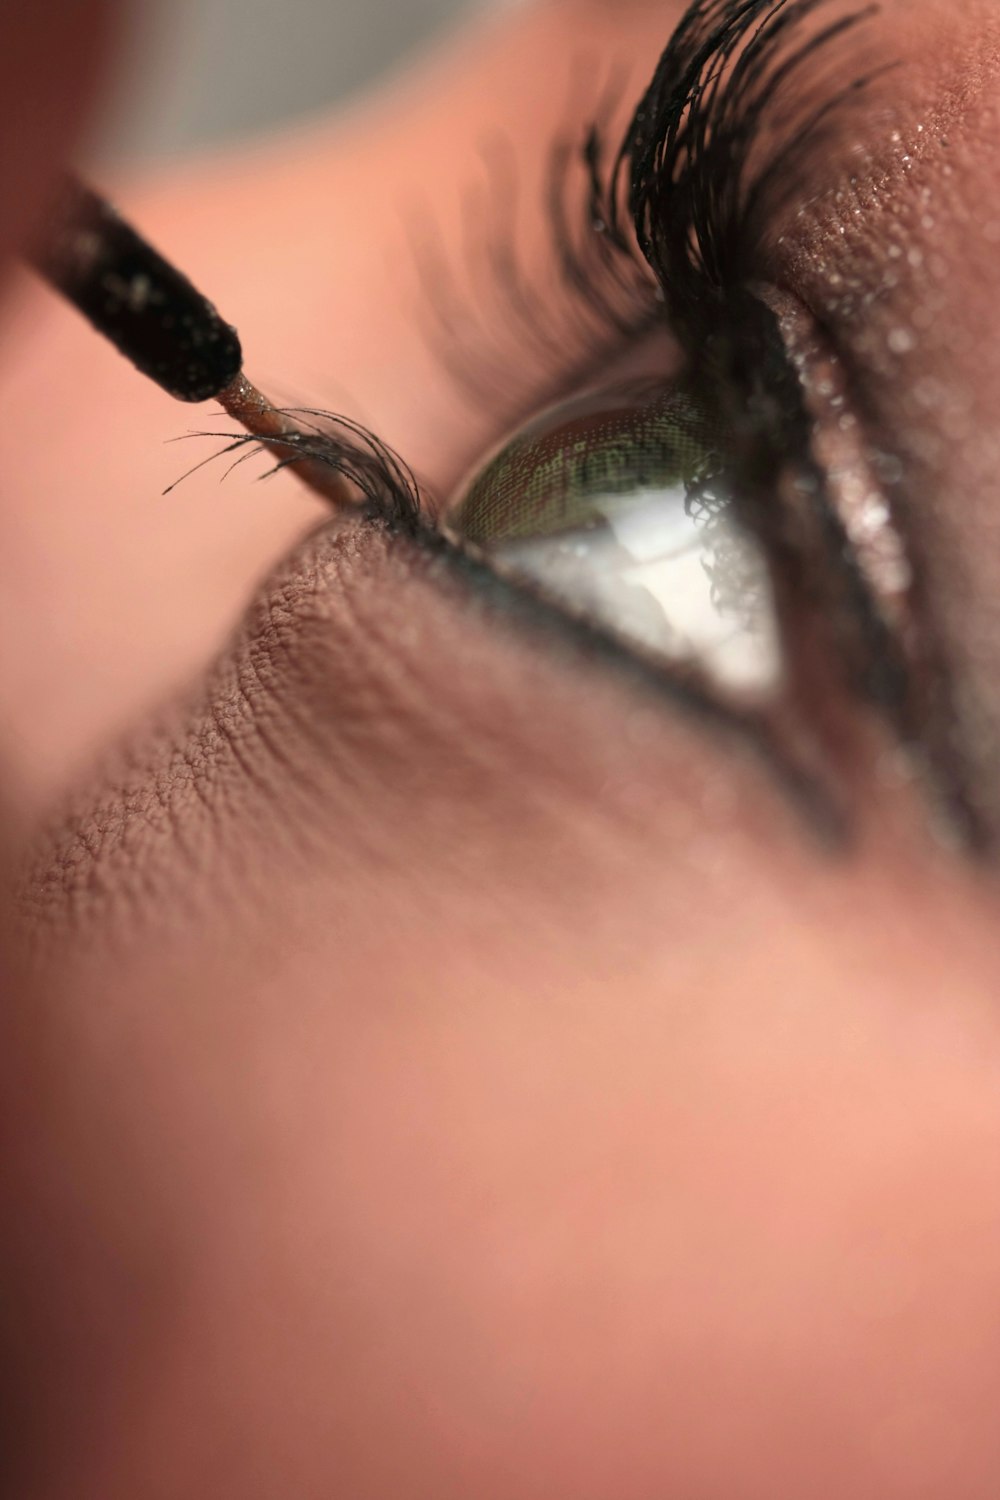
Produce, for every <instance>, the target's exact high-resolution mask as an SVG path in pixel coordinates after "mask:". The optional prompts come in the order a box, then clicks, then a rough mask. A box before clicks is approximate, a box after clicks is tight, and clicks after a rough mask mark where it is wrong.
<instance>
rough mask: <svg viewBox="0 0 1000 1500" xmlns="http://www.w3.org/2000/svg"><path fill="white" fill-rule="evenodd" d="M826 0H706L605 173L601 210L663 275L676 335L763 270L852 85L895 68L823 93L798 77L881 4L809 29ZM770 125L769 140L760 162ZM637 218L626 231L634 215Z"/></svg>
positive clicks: (696, 329) (668, 53)
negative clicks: (773, 229) (802, 88)
mask: <svg viewBox="0 0 1000 1500" xmlns="http://www.w3.org/2000/svg"><path fill="white" fill-rule="evenodd" d="M828 4H829V0H696V3H695V4H692V5H691V6H690V7H689V9H688V11H687V13H686V14H685V17H684V19H683V21H682V22H681V24H680V26H679V27H678V29H677V31H676V32H675V33H674V36H673V37H672V39H671V41H670V43H669V45H668V46H667V48H666V49H665V51H664V53H663V55H662V57H661V59H660V62H659V64H658V66H657V69H656V71H655V73H654V75H653V79H652V81H651V83H650V84H649V87H648V88H647V90H646V92H645V94H644V95H643V98H642V99H641V100H640V102H639V106H638V108H637V109H636V112H635V115H634V116H633V119H632V123H631V125H630V126H629V128H628V131H627V132H626V135H625V139H624V141H623V142H622V144H621V146H620V148H619V150H618V153H617V155H616V157H615V159H614V161H613V163H612V165H611V168H610V171H609V172H608V174H607V179H606V182H607V186H606V191H605V195H604V210H605V212H606V215H607V218H608V221H609V223H610V225H611V228H612V230H613V232H614V235H615V238H616V240H617V243H618V244H619V245H620V246H621V247H622V248H623V250H628V249H629V248H630V247H631V244H632V243H634V244H635V246H636V247H637V249H638V251H639V253H640V254H641V255H642V257H643V259H644V260H645V261H646V262H647V263H648V265H649V266H650V268H651V269H652V271H653V274H654V276H655V277H656V280H657V282H658V283H659V285H660V286H661V287H662V289H663V292H664V295H665V298H666V300H667V304H668V308H669V313H670V318H671V323H672V326H673V328H674V329H675V331H676V332H677V334H678V336H679V337H681V338H682V340H683V338H684V335H685V333H686V332H688V331H690V332H693V333H694V334H695V335H697V337H698V338H699V339H700V338H701V337H703V335H704V333H705V331H706V329H705V322H706V319H710V320H712V321H718V320H719V319H720V317H721V316H723V315H724V314H723V309H724V304H725V302H726V299H727V297H728V296H729V295H730V294H731V293H732V291H733V290H734V289H735V288H737V287H740V286H745V285H746V284H747V283H748V282H749V281H750V280H752V279H753V278H754V276H755V275H756V273H757V271H758V268H759V263H760V259H761V250H762V248H763V246H764V244H765V241H766V238H767V232H768V229H769V227H770V226H771V225H772V224H774V223H775V222H776V221H777V219H778V217H779V215H780V213H781V211H782V209H783V208H785V207H786V206H787V204H788V203H789V202H790V201H794V200H801V198H802V196H803V191H804V187H805V184H806V182H807V180H808V168H809V166H810V164H811V163H812V162H813V161H814V160H815V159H816V157H817V154H818V153H819V151H820V150H821V148H822V147H823V145H824V143H825V141H826V139H827V137H828V136H829V134H830V133H831V132H832V130H833V129H834V128H840V126H841V124H842V120H841V116H842V114H843V111H844V108H845V106H846V105H847V104H848V102H849V101H850V100H851V98H852V97H855V96H857V95H858V94H859V93H861V92H863V91H865V90H867V88H868V87H869V86H870V84H871V83H872V82H873V81H874V79H875V78H876V77H877V76H878V73H879V72H881V71H884V70H877V71H875V72H872V73H869V74H867V75H860V76H852V77H851V79H850V81H849V82H848V83H847V84H846V86H844V85H842V86H840V87H832V88H831V89H830V90H829V91H828V92H824V94H823V97H822V102H821V103H819V104H815V103H812V102H810V100H812V99H814V98H815V83H814V87H813V90H812V91H811V92H810V95H809V97H808V98H806V97H804V96H803V95H801V94H797V93H796V91H795V89H794V87H793V85H794V83H795V81H796V75H797V74H798V72H799V70H800V69H801V68H802V66H803V65H804V64H805V63H806V62H810V63H811V64H814V62H815V58H816V56H817V54H818V53H820V52H829V50H830V48H831V47H832V44H833V43H834V42H835V41H837V40H838V39H839V38H842V37H845V36H846V35H847V34H848V33H849V32H851V31H853V30H855V29H856V28H857V27H858V26H860V25H861V24H862V23H864V22H865V21H867V20H869V19H870V18H871V17H872V16H873V15H874V14H875V13H876V12H877V9H878V7H877V6H876V5H867V6H863V7H861V8H859V9H857V10H855V11H852V12H850V13H848V14H846V15H843V16H840V17H837V18H836V19H835V20H833V21H831V22H829V23H828V24H827V25H825V26H820V28H819V29H818V30H816V31H814V32H813V33H812V34H806V35H803V32H804V30H805V27H806V25H807V23H808V22H809V21H810V20H811V19H813V18H814V17H815V16H817V15H818V14H819V13H820V12H822V10H824V9H825V8H826V6H827V5H828ZM765 129H767V130H769V131H770V133H771V137H772V139H771V140H770V142H769V145H768V150H767V152H766V155H765V156H764V157H763V158H762V160H761V161H759V162H758V163H757V165H756V168H755V167H754V158H753V151H754V148H755V146H756V145H757V144H758V141H759V139H760V137H761V135H762V133H763V132H764V130H765ZM626 218H627V221H628V227H627V231H626V230H625V229H624V228H623V220H624V219H626Z"/></svg>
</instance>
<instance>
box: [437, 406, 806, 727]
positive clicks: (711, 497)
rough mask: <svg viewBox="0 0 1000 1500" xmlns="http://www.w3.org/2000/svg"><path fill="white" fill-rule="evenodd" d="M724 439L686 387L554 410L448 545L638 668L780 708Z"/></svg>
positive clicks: (755, 563) (532, 430)
mask: <svg viewBox="0 0 1000 1500" xmlns="http://www.w3.org/2000/svg"><path fill="white" fill-rule="evenodd" d="M722 447H723V438H722V434H721V432H719V431H718V429H717V426H716V424H715V423H714V422H713V420H712V418H711V416H710V415H709V413H708V412H706V410H705V409H704V407H703V406H702V405H701V404H700V403H699V402H698V401H697V400H696V399H695V398H694V397H693V396H692V395H691V393H690V392H689V391H687V390H685V389H684V388H683V387H682V386H674V387H668V388H664V387H662V386H657V387H655V388H651V387H649V386H646V387H624V388H619V389H617V390H614V391H607V392H601V393H596V394H593V393H592V394H588V395H586V396H584V397H580V398H577V399H576V400H575V401H572V402H569V403H566V404H565V405H563V406H561V407H556V408H554V409H552V410H551V411H549V412H547V413H545V414H544V415H543V416H542V417H540V418H539V419H537V420H536V421H534V422H532V423H531V424H530V425H529V426H528V427H527V428H525V429H523V430H522V431H521V432H519V433H518V434H517V435H516V436H515V437H514V438H512V439H511V440H510V441H509V442H507V443H506V444H505V445H504V446H503V447H501V448H500V449H499V450H498V451H497V452H496V453H495V455H494V456H493V457H492V458H491V459H489V460H488V461H487V462H486V464H485V465H484V466H483V467H482V468H481V469H480V471H479V472H478V473H477V475H476V476H475V477H474V478H473V479H472V481H471V483H470V484H469V485H468V486H466V487H465V488H464V489H463V490H462V491H461V492H460V495H459V498H458V501H457V503H456V504H455V505H454V506H453V507H452V509H451V512H450V517H449V520H448V527H449V529H450V530H451V531H452V532H453V533H455V534H456V535H457V536H459V537H461V538H462V539H463V540H464V541H466V542H470V543H472V544H474V545H475V546H476V547H477V548H478V549H479V550H481V551H482V552H483V553H484V554H485V555H486V556H487V557H488V559H489V560H490V562H491V563H492V564H493V565H494V566H495V567H496V568H497V570H498V571H499V572H502V573H504V574H505V575H507V576H509V577H511V578H512V579H513V580H515V581H517V580H520V581H522V582H527V583H529V584H531V585H532V586H533V587H534V588H536V589H538V590H539V591H540V592H541V593H543V594H544V595H546V596H547V597H549V598H551V599H552V600H553V601H554V602H556V603H558V604H561V605H563V606H565V607H566V608H568V609H569V610H570V611H572V612H573V613H575V614H582V615H584V616H585V617H587V618H588V619H590V620H592V621H593V622H594V623H595V624H598V625H600V626H602V627H603V628H605V629H607V630H608V631H609V632H610V633H611V634H613V635H614V636H616V637H617V638H619V639H620V640H622V641H623V642H624V643H625V644H627V645H629V646H632V647H633V648H637V649H639V650H640V651H641V652H642V653H643V654H644V655H646V656H650V657H653V658H659V659H662V660H663V661H665V662H670V663H674V664H685V665H690V666H691V667H692V668H693V669H695V670H697V671H698V673H699V674H700V675H701V676H702V677H703V678H704V679H706V681H707V682H708V683H709V684H710V685H714V686H715V687H716V688H717V689H719V690H720V691H722V692H725V693H728V694H730V695H735V696H737V697H739V698H740V699H741V700H747V699H749V700H754V701H755V700H757V699H760V698H764V697H768V696H771V695H773V694H774V693H775V692H776V691H777V689H778V688H779V687H780V685H781V679H782V656H781V648H780V641H779V633H778V624H777V612H776V608H775V603H774V597H773V590H772V585H771V578H770V572H769V569H768V565H767V561H766V558H765V556H764V554H763V550H762V548H761V546H760V544H759V543H758V542H757V540H756V539H755V538H754V537H752V536H751V535H750V533H749V532H748V531H747V530H746V529H745V528H744V527H743V526H742V525H741V523H740V522H739V520H738V519H737V517H736V515H735V514H734V508H733V505H732V500H731V496H730V495H729V493H728V491H727V488H726V484H725V481H724V479H723V477H722V461H721V457H720V452H721V449H722Z"/></svg>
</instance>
